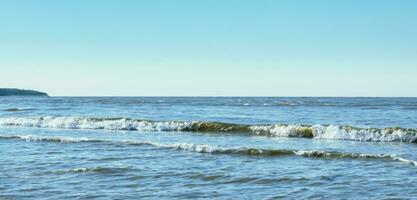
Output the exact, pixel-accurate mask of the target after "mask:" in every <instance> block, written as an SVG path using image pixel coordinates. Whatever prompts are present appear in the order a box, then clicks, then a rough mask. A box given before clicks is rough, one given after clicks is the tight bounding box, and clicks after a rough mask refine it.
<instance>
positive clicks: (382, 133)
mask: <svg viewBox="0 0 417 200" xmlns="http://www.w3.org/2000/svg"><path fill="white" fill-rule="evenodd" d="M0 126H18V127H37V128H57V129H103V130H128V131H141V132H152V131H189V132H206V133H236V134H237V133H241V134H251V135H260V136H270V137H300V138H314V139H333V140H352V141H371V142H409V143H417V129H411V128H399V127H390V128H359V127H353V126H336V125H287V124H275V125H244V124H231V123H221V122H201V121H150V120H139V119H128V118H88V117H32V118H28V117H12V118H0Z"/></svg>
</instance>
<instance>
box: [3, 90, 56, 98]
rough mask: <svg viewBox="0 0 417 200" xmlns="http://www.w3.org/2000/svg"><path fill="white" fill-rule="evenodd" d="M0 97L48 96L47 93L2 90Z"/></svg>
mask: <svg viewBox="0 0 417 200" xmlns="http://www.w3.org/2000/svg"><path fill="white" fill-rule="evenodd" d="M0 96H46V97H47V96H48V94H47V93H45V92H40V91H36V90H25V89H17V88H0Z"/></svg>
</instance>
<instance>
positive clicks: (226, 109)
mask: <svg viewBox="0 0 417 200" xmlns="http://www.w3.org/2000/svg"><path fill="white" fill-rule="evenodd" d="M416 189H417V98H307V97H305V98H304V97H288V98H284V97H257V98H249V97H0V199H302V198H305V199H367V198H371V199H384V198H395V199H415V198H416V196H417V190H416Z"/></svg>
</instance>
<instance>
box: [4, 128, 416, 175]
mask: <svg viewBox="0 0 417 200" xmlns="http://www.w3.org/2000/svg"><path fill="white" fill-rule="evenodd" d="M0 139H15V140H25V141H36V142H62V143H77V142H109V143H110V142H116V143H123V144H126V145H133V146H153V147H157V148H163V149H174V150H180V151H188V152H196V153H207V154H229V155H243V156H299V157H307V158H321V159H364V160H391V161H399V162H402V163H406V164H410V165H414V166H417V161H414V160H410V159H406V158H403V157H400V156H397V155H394V154H363V153H349V152H336V151H331V152H330V151H322V150H291V149H260V148H247V147H234V148H233V147H221V146H216V145H207V144H194V143H172V144H169V143H159V142H151V141H136V140H133V141H132V140H129V141H106V140H99V139H89V138H72V137H63V136H37V135H11V136H4V135H3V136H0ZM102 170H103V169H102V168H77V169H71V172H90V171H102ZM104 171H105V170H104Z"/></svg>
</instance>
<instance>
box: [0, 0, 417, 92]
mask: <svg viewBox="0 0 417 200" xmlns="http://www.w3.org/2000/svg"><path fill="white" fill-rule="evenodd" d="M0 29H1V31H0V87H17V88H32V89H38V90H43V91H46V92H48V93H49V94H51V95H107V96H108V95H115V96H117V95H124V96H143V95H157V96H159V95H163V96H165V95H167V96H171V95H175V96H176V95H180V96H182V95H187V96H188V95H198V96H200V95H203V96H206V95H214V96H237V95H239V96H258V95H262V96H417V1H415V0H410V1H407V0H398V1H397V0H390V1H386V0H369V1H367V0H350V1H348V0H339V1H335V0H328V1H320V0H316V1H311V0H304V1H303V0H287V1H283V0H252V1H247V0H205V1H203V0H188V1H185V0H175V1H174V0H148V1H141V0H131V1H128V0H118V1H115V0H60V1H56V0H49V1H46V0H32V1H30V0H8V1H6V0H0Z"/></svg>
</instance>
